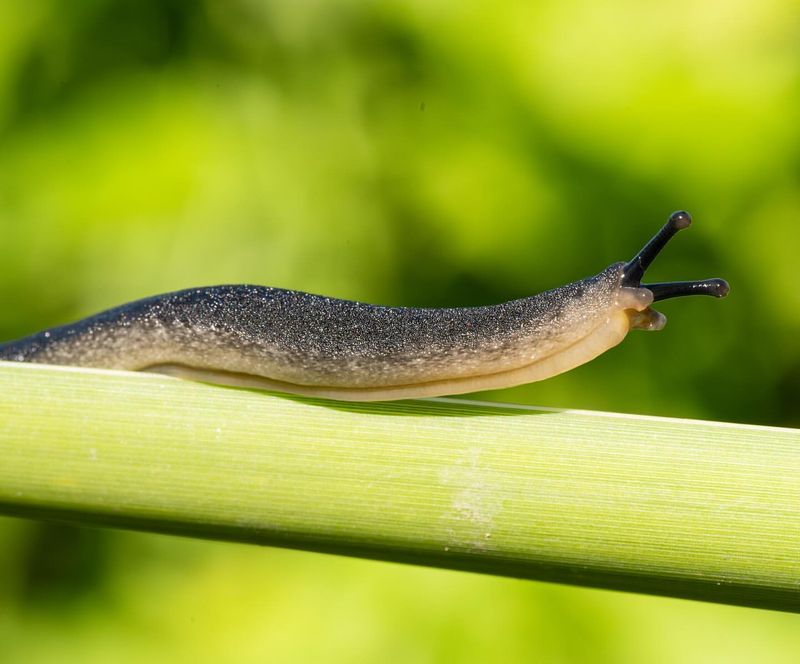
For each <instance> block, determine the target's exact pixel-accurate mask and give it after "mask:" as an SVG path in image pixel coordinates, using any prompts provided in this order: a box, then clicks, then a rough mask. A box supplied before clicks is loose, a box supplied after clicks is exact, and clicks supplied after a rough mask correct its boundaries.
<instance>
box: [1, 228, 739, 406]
mask: <svg viewBox="0 0 800 664" xmlns="http://www.w3.org/2000/svg"><path fill="white" fill-rule="evenodd" d="M681 215H683V216H681ZM676 219H677V220H678V224H677V227H675V228H673V227H674V226H676ZM686 219H689V217H688V215H687V214H686V213H676V214H675V215H673V216H672V217H670V221H669V222H668V223H667V225H666V226H664V228H663V229H662V231H661V233H660V234H659V235H657V236H656V238H654V239H653V240H652V241H651V242H650V243H649V244H648V245H647V246H646V247H645V249H643V250H642V252H640V254H639V255H637V257H636V258H635V259H634V260H633V261H631V262H629V263H617V264H614V265H612V266H610V267H609V268H607V269H605V270H603V271H602V272H601V273H600V274H598V275H596V276H594V277H589V278H587V279H583V280H581V281H577V282H575V283H571V284H568V285H566V286H562V287H560V288H556V289H554V290H550V291H547V292H544V293H541V294H539V295H535V296H532V297H526V298H523V299H520V300H514V301H512V302H506V303H504V304H499V305H494V306H487V307H471V308H440V309H418V308H406V307H383V306H374V305H369V304H362V303H359V302H351V301H348V300H339V299H335V298H329V297H322V296H319V295H311V294H308V293H301V292H297V291H290V290H282V289H278V288H267V287H262V286H246V285H239V286H215V287H210V288H196V289H190V290H184V291H179V292H175V293H168V294H165V295H158V296H155V297H151V298H147V299H144V300H138V301H136V302H132V303H130V304H125V305H122V306H120V307H117V308H115V309H110V310H108V311H105V312H102V313H99V314H97V315H95V316H91V317H89V318H86V319H83V320H81V321H78V322H76V323H73V324H71V325H65V326H62V327H56V328H52V329H50V330H46V331H44V332H40V333H38V334H34V335H32V336H29V337H25V338H23V339H20V340H18V341H13V342H9V343H6V344H3V345H0V360H10V361H19V362H39V363H45V364H63V365H73V366H85V367H100V368H108V369H126V370H137V371H153V372H159V373H165V374H170V375H176V376H181V377H186V378H192V379H196V380H202V381H206V382H213V383H222V384H228V385H236V386H245V387H256V388H262V389H268V390H277V391H283V392H291V393H295V394H303V395H311V396H321V397H326V398H331V399H342V400H352V401H377V400H390V399H405V398H416V397H428V396H437V395H444V394H459V393H464V392H473V391H477V390H487V389H495V388H501V387H509V386H513V385H519V384H522V383H528V382H532V381H536V380H542V379H544V378H548V377H550V376H553V375H556V374H559V373H562V372H564V371H567V370H569V369H572V368H573V367H576V366H578V365H580V364H583V363H584V362H587V361H589V360H591V359H593V358H594V357H596V356H597V355H599V354H601V353H602V352H604V351H605V350H607V349H609V348H611V347H613V346H615V345H617V344H618V343H619V342H621V341H622V340H623V339H624V338H625V335H626V334H627V333H628V330H630V329H647V330H658V329H661V328H662V327H663V326H664V323H665V322H666V319H665V318H664V316H663V315H662V314H660V313H658V312H657V311H655V310H653V309H651V308H650V305H651V304H652V303H653V301H654V300H656V299H666V298H667V297H675V296H678V295H688V294H711V295H716V296H718V297H719V296H722V295H724V294H726V293H727V290H728V288H727V284H725V282H723V281H721V280H707V281H702V282H679V283H672V284H655V285H652V286H643V285H641V284H640V283H639V281H640V279H641V274H643V273H644V269H646V267H647V265H648V264H649V261H651V260H652V258H654V257H655V254H656V253H658V251H659V250H660V248H661V247H663V245H664V244H666V241H667V240H668V239H669V237H671V235H673V234H674V233H675V232H677V230H679V229H680V227H685V226H681V225H680V224H681V223H684V220H686ZM686 225H688V222H687V223H686ZM660 236H664V237H661V239H660V240H659V237H660ZM657 240H659V242H660V244H659V246H656V247H655V248H653V247H651V245H653V243H654V242H656V241H657ZM657 244H658V243H657ZM648 248H651V253H652V256H648V255H646V256H645V257H644V260H643V259H642V255H643V253H644V252H646V251H647V250H648ZM639 272H641V274H639Z"/></svg>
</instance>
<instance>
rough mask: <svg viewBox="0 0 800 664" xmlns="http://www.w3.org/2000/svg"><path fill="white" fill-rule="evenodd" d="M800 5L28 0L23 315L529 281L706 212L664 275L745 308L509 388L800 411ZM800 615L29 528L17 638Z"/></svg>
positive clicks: (210, 642) (327, 648) (768, 415)
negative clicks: (263, 292) (709, 284)
mask: <svg viewBox="0 0 800 664" xmlns="http://www.w3.org/2000/svg"><path fill="white" fill-rule="evenodd" d="M798 25H800V10H798V7H797V5H796V3H793V2H791V1H790V0H767V1H766V2H757V1H756V0H739V1H738V2H733V3H711V2H704V1H703V0H684V1H681V2H677V3H667V4H663V3H662V4H651V3H637V2H633V1H632V0H610V1H609V2H605V3H599V4H598V3H593V2H590V1H589V0H569V1H567V2H556V1H555V0H543V1H541V2H536V3H515V2H499V3H491V2H486V1H483V2H439V1H431V0H408V1H401V0H396V1H392V2H364V1H362V2H355V1H352V0H328V1H327V2H319V1H316V0H303V1H302V2H280V1H277V0H274V1H269V2H267V1H258V0H206V1H205V2H196V3H191V2H181V1H179V0H172V1H169V2H166V1H163V0H160V1H159V0H141V1H139V2H135V1H133V0H122V1H119V0H117V1H114V0H92V1H90V0H82V1H81V2H74V3H68V2H65V1H64V0H41V1H39V2H32V3H28V2H22V1H21V0H20V1H17V0H11V1H10V2H3V3H0V232H1V235H0V237H2V241H0V297H1V298H2V302H3V315H2V316H1V317H0V339H9V338H13V337H17V336H22V335H24V334H27V333H29V332H32V331H35V330H38V329H41V328H44V327H49V326H52V325H55V324H59V323H64V322H67V321H69V320H73V319H76V318H78V317H82V316H84V315H88V314H90V313H94V312H95V311H97V310H99V309H102V308H105V307H108V306H112V305H115V304H119V303H121V302H123V301H127V300H131V299H135V298H138V297H142V296H145V295H150V294H153V293H158V292H163V291H168V290H173V289H179V288H184V287H188V286H194V285H210V284H216V283H240V282H250V283H260V284H267V285H274V286H282V287H286V288H295V289H300V290H307V291H312V292H319V293H324V294H328V295H333V296H339V297H346V298H350V299H359V300H364V301H370V302H376V303H384V304H403V305H417V306H453V305H477V304H486V303H492V302H499V301H502V300H507V299H512V298H515V297H522V296H525V295H529V294H531V293H534V292H538V291H541V290H545V289H547V288H550V287H553V286H557V285H560V284H563V283H566V282H568V281H571V280H574V279H577V278H581V277H583V276H586V275H588V274H592V273H596V272H598V271H600V270H601V269H602V268H604V267H605V266H607V265H608V264H610V263H612V262H615V261H618V260H625V259H627V258H629V257H630V256H631V255H632V254H633V253H634V252H635V251H636V250H637V249H638V248H639V247H640V246H641V245H642V244H643V243H644V242H645V241H646V240H647V239H648V238H649V237H650V235H652V233H653V232H655V230H657V228H658V227H659V225H660V224H661V223H663V221H664V219H665V218H666V216H667V215H668V214H669V213H670V212H671V211H672V210H673V209H676V208H685V209H688V210H690V211H691V212H692V213H693V215H694V217H695V225H694V227H693V228H692V229H691V230H690V231H688V232H686V233H685V234H682V235H681V236H680V237H679V238H677V239H676V240H675V242H674V244H672V245H671V246H670V247H669V249H668V250H667V251H666V252H665V254H664V255H663V256H662V257H660V258H659V260H658V262H657V264H656V265H654V266H653V268H652V271H651V273H650V274H649V278H651V279H653V280H670V279H688V278H698V277H707V276H722V277H725V278H727V279H728V280H729V281H730V282H731V285H732V293H731V295H730V297H729V298H728V299H727V300H725V301H722V302H716V301H711V300H706V299H695V300H681V301H674V302H666V303H664V304H663V306H661V307H660V309H661V310H663V311H664V312H665V313H666V314H667V315H668V317H669V318H670V322H669V324H668V326H667V328H666V329H665V330H664V331H663V332H660V333H658V334H644V333H633V334H631V335H630V337H629V338H628V339H627V340H626V341H625V343H624V344H623V345H622V346H620V347H619V348H617V349H614V350H613V351H611V352H609V353H607V354H606V355H604V356H602V357H601V358H599V359H598V360H596V361H595V362H593V363H591V364H589V365H586V366H584V367H581V368H579V369H577V370H575V371H573V372H570V373H568V374H565V375H563V376H560V377H557V378H555V379H552V380H550V381H547V382H543V383H538V384H533V385H529V386H523V387H518V388H514V389H512V390H507V391H503V392H494V393H488V394H485V395H481V398H486V399H498V400H504V401H515V402H524V403H532V404H537V405H546V406H558V407H570V408H592V409H606V410H615V411H627V412H642V413H650V414H657V415H669V416H679V417H703V418H709V419H720V420H730V421H739V422H750V423H759V424H772V425H781V426H798V425H800V410H798V407H797V404H798V398H799V397H800V344H798V342H797V339H798V338H800V337H799V336H798V335H799V334H800V290H799V289H797V288H796V284H797V283H798V278H799V277H800V267H798V260H797V254H798V249H800V242H798V239H800V226H799V225H798V224H799V223H800V221H799V220H800V177H799V176H800V167H799V166H798V164H800V123H798V117H800V31H798V27H797V26H798ZM0 426H2V423H0ZM799 625H800V623H798V619H797V618H796V617H794V616H782V615H778V614H769V613H765V612H758V611H748V610H744V609H733V608H727V607H712V606H703V605H699V604H692V603H688V602H677V601H670V600H663V599H654V598H642V597H633V596H623V595H615V594H612V593H603V592H599V591H587V590H577V589H570V588H560V587H551V586H546V585H543V584H533V583H523V582H516V581H509V580H501V579H491V578H482V577H478V576H471V575H466V574H458V573H453V572H441V571H433V570H418V569H412V568H405V567H401V566H392V565H388V564H377V563H366V562H360V561H348V560H340V559H337V558H331V557H322V556H316V555H311V554H300V553H287V552H280V551H269V550H261V549H255V548H251V547H239V546H234V545H220V544H211V543H198V542H188V541H181V540H175V539H170V538H159V537H155V536H143V535H134V534H120V533H102V532H95V531H78V530H71V529H58V528H53V527H42V526H38V525H35V524H32V523H28V522H24V521H16V520H4V521H2V522H0V648H2V649H3V650H5V651H6V652H9V653H11V655H12V658H13V659H12V661H25V662H48V661H59V662H70V661H75V662H79V661H80V662H91V661H98V662H99V661H108V659H109V656H110V653H113V659H114V661H142V659H144V658H147V659H149V660H151V661H176V659H177V658H182V657H186V658H189V657H191V658H193V659H194V660H195V661H201V662H202V661H328V662H355V661H377V660H380V661H409V662H411V661H413V662H434V661H481V662H485V661H498V662H500V661H521V660H523V659H526V660H530V661H554V662H558V661H564V662H571V661H592V662H599V661H609V662H611V661H613V662H617V661H631V662H638V661H656V662H658V661H664V662H667V661H682V662H692V661H697V662H701V661H702V662H705V661H708V660H709V658H714V659H717V660H720V659H724V660H725V661H728V662H731V661H753V660H754V659H764V656H763V654H764V652H765V650H766V651H768V652H769V656H767V657H766V659H767V660H769V661H771V662H780V661H787V662H789V661H794V660H793V658H792V656H791V653H792V652H797V648H798V646H800V637H799V636H798V634H800V631H799V630H798V629H797V628H798V626H799ZM676 634H678V635H680V638H675V635H676ZM793 649H794V650H793ZM712 653H713V654H712ZM757 655H760V657H757ZM781 657H783V658H784V659H781Z"/></svg>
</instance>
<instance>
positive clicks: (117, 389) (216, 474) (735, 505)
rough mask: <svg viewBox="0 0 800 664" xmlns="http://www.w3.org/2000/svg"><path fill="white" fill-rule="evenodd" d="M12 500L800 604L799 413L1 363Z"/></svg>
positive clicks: (32, 510) (626, 586) (647, 589)
mask: <svg viewBox="0 0 800 664" xmlns="http://www.w3.org/2000/svg"><path fill="white" fill-rule="evenodd" d="M0 460H2V461H1V462H0V513H4V514H10V515H20V516H29V517H38V518H46V519H58V520H68V521H72V522H75V523H84V524H86V523H92V524H99V525H105V526H112V527H121V528H137V529H142V530H151V531H159V532H168V533H179V534H182V535H187V536H192V537H206V538H220V539H230V540H238V541H245V542H257V543H260V544H270V545H275V546H284V547H293V548H300V549H310V550H315V551H325V552H332V553H339V554H345V555H352V556H364V557H369V558H379V559H386V560H395V561H403V562H409V563H415V564H420V565H431V566H438V567H448V568H455V569H462V570H470V571H475V572H486V573H492V574H501V575H507V576H516V577H524V578H531V579H541V580H546V581H557V582H564V583H574V584H581V585H589V586H596V587H603V588H614V589H619V590H630V591H637V592H644V593H651V594H660V595H671V596H676V597H687V598H694V599H702V600H708V601H716V602H726V603H733V604H743V605H749V606H758V607H764V608H772V609H783V610H792V611H797V610H798V609H800V432H798V431H795V430H789V429H777V428H768V427H753V426H744V425H733V424H721V423H711V422H700V421H690V420H671V419H663V418H652V417H638V416H629V415H615V414H608V413H591V412H577V411H550V410H543V409H535V408H530V407H525V406H500V405H493V404H477V403H474V402H468V401H459V400H455V399H437V400H425V401H406V402H393V403H382V404H345V403H339V402H326V401H315V400H310V399H301V398H295V397H289V396H285V395H284V396H279V395H269V394H265V393H261V392H256V391H248V390H237V389H230V388H222V387H216V386H210V385H203V384H199V383H192V382H188V381H180V380H176V379H171V378H166V377H161V376H156V375H148V374H133V373H124V372H108V371H92V370H81V369H67V368H57V367H44V366H37V365H20V364H13V363H0Z"/></svg>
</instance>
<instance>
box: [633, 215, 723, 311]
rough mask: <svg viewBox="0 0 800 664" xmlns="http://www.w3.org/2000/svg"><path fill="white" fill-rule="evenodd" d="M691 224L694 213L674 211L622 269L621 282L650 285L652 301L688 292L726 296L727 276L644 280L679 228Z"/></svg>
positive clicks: (679, 295)
mask: <svg viewBox="0 0 800 664" xmlns="http://www.w3.org/2000/svg"><path fill="white" fill-rule="evenodd" d="M691 224H692V217H691V215H690V214H689V213H688V212H686V211H684V210H679V211H678V212H673V213H672V214H671V215H670V217H669V219H668V220H667V223H666V224H664V226H663V227H662V228H661V230H660V231H658V233H656V234H655V236H654V237H653V239H651V240H650V241H649V242H648V243H647V244H646V245H645V246H644V247H642V250H641V251H640V252H639V253H638V254H636V255H635V256H634V257H633V258H632V259H631V260H630V261H629V262H628V263H626V264H625V267H624V268H623V270H622V285H623V286H628V287H634V288H635V287H638V286H641V287H642V288H647V289H648V290H650V291H652V293H653V301H654V302H658V301H660V300H668V299H670V298H673V297H685V296H687V295H710V296H711V297H725V296H726V295H727V294H728V292H729V291H730V286H729V285H728V282H727V281H725V280H724V279H701V280H698V281H670V282H665V283H658V284H643V283H642V277H644V274H645V272H646V271H647V268H648V267H650V264H651V263H652V262H653V260H655V258H656V256H658V254H660V253H661V250H662V249H664V247H665V246H667V243H668V242H669V241H670V240H671V239H672V238H673V237H674V236H675V234H676V233H677V232H678V231H681V230H683V229H684V228H688V227H689V226H690V225H691Z"/></svg>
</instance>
